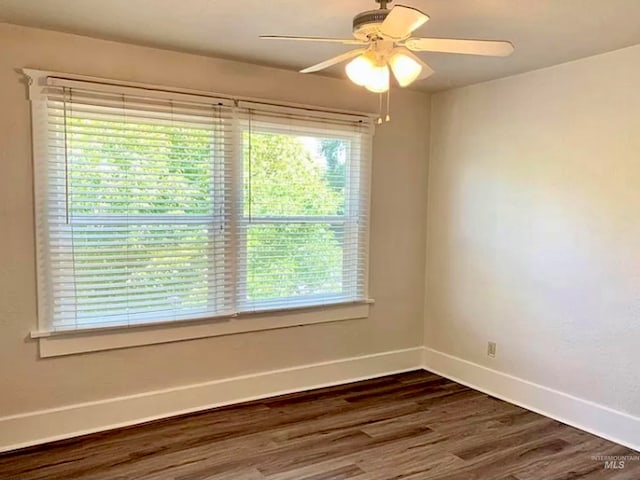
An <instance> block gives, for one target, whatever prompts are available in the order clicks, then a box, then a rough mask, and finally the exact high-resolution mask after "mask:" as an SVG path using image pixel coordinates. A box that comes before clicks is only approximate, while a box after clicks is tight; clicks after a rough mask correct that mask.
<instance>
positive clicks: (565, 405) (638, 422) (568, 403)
mask: <svg viewBox="0 0 640 480" xmlns="http://www.w3.org/2000/svg"><path fill="white" fill-rule="evenodd" d="M423 366H424V368H425V370H428V371H430V372H433V373H436V374H438V375H442V376H443V377H447V378H449V379H451V380H453V381H455V382H458V383H462V384H463V385H467V386H468V387H471V388H474V389H476V390H480V391H481V392H485V393H487V394H489V395H491V396H494V397H496V398H499V399H501V400H505V401H507V402H509V403H513V404H515V405H519V406H521V407H523V408H526V409H527V410H531V411H533V412H537V413H540V414H542V415H545V416H547V417H550V418H553V419H555V420H558V421H560V422H562V423H565V424H567V425H571V426H573V427H576V428H579V429H581V430H584V431H587V432H590V433H593V434H594V435H597V436H599V437H602V438H605V439H607V440H611V441H612V442H616V443H619V444H621V445H625V446H627V447H629V448H632V449H634V450H636V451H640V418H638V417H635V416H633V415H629V414H627V413H624V412H620V411H617V410H614V409H612V408H609V407H605V406H603V405H599V404H597V403H594V402H591V401H588V400H584V399H582V398H578V397H575V396H573V395H569V394H567V393H563V392H560V391H558V390H554V389H552V388H549V387H545V386H543V385H538V384H536V383H533V382H529V381H527V380H523V379H522V378H518V377H514V376H512V375H508V374H506V373H503V372H499V371H497V370H493V369H491V368H488V367H484V366H482V365H478V364H476V363H473V362H469V361H467V360H463V359H461V358H458V357H454V356H452V355H448V354H446V353H443V352H439V351H437V350H433V349H431V348H427V347H425V348H424V349H423Z"/></svg>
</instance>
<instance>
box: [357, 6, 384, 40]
mask: <svg viewBox="0 0 640 480" xmlns="http://www.w3.org/2000/svg"><path fill="white" fill-rule="evenodd" d="M387 15H389V10H387V9H379V10H368V11H366V12H362V13H359V14H358V15H356V16H355V17H353V36H354V37H356V38H357V39H358V40H365V41H366V40H369V39H370V38H375V37H377V36H378V35H379V30H378V27H379V26H380V24H381V23H382V22H384V19H385V18H387Z"/></svg>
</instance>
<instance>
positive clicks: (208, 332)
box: [23, 69, 374, 357]
mask: <svg viewBox="0 0 640 480" xmlns="http://www.w3.org/2000/svg"><path fill="white" fill-rule="evenodd" d="M23 73H24V74H25V76H26V77H27V79H28V81H29V84H30V100H31V106H32V120H33V122H34V125H35V122H37V121H42V111H41V107H38V103H39V101H40V100H42V94H41V93H40V90H41V89H42V87H43V86H44V85H45V84H46V82H47V78H48V77H61V78H65V79H68V80H78V81H84V82H94V83H96V85H108V86H109V87H110V88H113V87H118V88H121V89H123V90H124V89H127V88H135V89H139V88H144V89H148V90H149V91H153V92H157V94H158V96H162V95H166V96H174V95H189V96H191V95H197V96H201V97H202V96H206V97H216V98H228V99H229V100H232V101H234V102H235V103H236V104H237V103H238V102H239V101H248V102H263V103H264V104H268V105H270V107H271V108H275V109H277V108H282V109H283V110H287V109H300V108H303V109H305V110H307V111H310V112H315V113H316V114H317V115H319V116H321V117H322V116H324V117H327V116H333V115H335V116H336V117H343V118H344V117H346V116H349V117H353V116H354V115H355V116H358V117H361V118H362V119H363V121H366V122H367V123H368V124H370V125H373V118H374V115H372V114H367V113H361V112H346V111H339V112H333V111H327V110H324V109H321V108H316V107H310V106H305V105H298V104H287V103H283V102H277V105H274V104H273V103H272V102H265V101H262V100H256V99H248V98H237V97H229V96H224V95H219V94H212V93H210V92H202V91H196V90H188V89H180V88H173V87H171V88H164V87H158V86H156V85H149V84H143V83H133V82H124V81H117V80H105V79H100V78H95V77H90V76H84V75H74V74H64V73H59V72H52V71H41V70H33V69H24V70H23ZM372 130H373V128H372ZM234 131H239V129H234ZM38 132H39V129H37V128H33V138H32V140H33V155H34V164H37V163H38V162H37V159H38V156H40V155H47V153H46V148H45V149H44V150H43V147H42V145H43V144H44V145H46V139H42V138H39V133H38ZM369 151H370V146H369ZM370 161H371V160H370V159H369V162H370ZM240 166H241V162H240ZM234 168H237V166H234ZM369 169H370V166H369ZM44 174H45V172H42V171H40V169H37V168H34V177H35V181H36V182H38V181H41V180H42V178H40V179H39V178H38V176H39V175H40V176H41V175H44ZM239 174H241V171H240V169H238V171H236V172H234V176H235V178H236V181H237V180H238V179H240V181H241V175H239ZM350 180H351V179H350ZM366 188H367V190H368V188H369V185H367V186H366ZM238 191H239V192H240V193H239V194H240V195H242V189H239V190H238ZM36 201H37V199H36ZM366 208H367V209H368V204H367V206H366ZM241 213H243V212H236V215H234V218H235V219H236V221H238V222H241V221H242V215H240V214H241ZM348 214H350V212H349V210H347V212H345V216H344V217H340V218H341V222H345V225H346V215H348ZM291 218H292V217H290V218H288V219H287V220H289V219H291ZM322 219H323V220H324V221H326V220H327V219H326V218H324V217H322ZM264 220H265V221H267V222H269V221H273V220H274V219H267V218H265V219H264ZM314 220H317V221H320V218H318V219H315V218H314ZM255 221H256V218H255V217H253V222H254V223H255ZM236 227H237V226H236ZM235 230H236V231H240V230H241V229H240V228H236V229H235ZM345 230H346V229H345ZM346 234H347V233H346V232H345V235H346ZM366 237H367V238H366V241H367V242H368V230H367V232H366ZM236 257H237V254H236ZM364 267H365V270H368V254H367V258H365V259H364ZM236 271H237V269H236ZM367 278H368V274H365V283H367V280H366V279H367ZM38 288H39V289H40V288H41V285H39V286H38ZM366 292H367V286H366V285H365V299H364V300H362V301H357V302H353V301H349V302H344V303H334V304H329V305H300V306H296V307H293V308H286V309H274V310H267V311H252V312H246V313H245V312H243V313H239V314H232V315H225V316H218V317H213V318H204V319H187V320H178V321H168V322H157V323H149V324H141V325H132V326H115V327H100V328H95V329H80V330H69V331H59V332H55V331H50V329H48V326H47V325H43V324H42V323H40V322H41V319H39V323H38V328H37V329H36V330H34V331H32V332H31V337H32V338H36V339H38V341H39V346H40V356H42V357H51V356H60V355H69V354H74V353H82V352H91V351H100V350H109V349H115V348H125V347H133V346H139V345H150V344H158V343H166V342H172V341H180V340H188V339H196V338H205V337H213V336H221V335H229V334H235V333H245V332H254V331H261V330H270V329H280V328H288V327H295V326H302V325H311V324H316V323H324V322H335V321H342V320H352V319H362V318H367V317H368V316H369V309H370V306H371V304H373V303H374V301H373V300H371V299H368V298H366ZM39 299H40V295H39ZM39 309H42V305H41V304H40V300H39Z"/></svg>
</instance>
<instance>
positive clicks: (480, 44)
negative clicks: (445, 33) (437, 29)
mask: <svg viewBox="0 0 640 480" xmlns="http://www.w3.org/2000/svg"><path fill="white" fill-rule="evenodd" d="M404 45H405V46H406V47H407V48H408V49H410V50H413V51H414V52H443V53H462V54H466V55H486V56H489V57H506V56H508V55H511V54H512V53H513V45H512V44H511V42H505V41H502V40H463V39H457V38H410V39H408V40H407V41H405V42H404Z"/></svg>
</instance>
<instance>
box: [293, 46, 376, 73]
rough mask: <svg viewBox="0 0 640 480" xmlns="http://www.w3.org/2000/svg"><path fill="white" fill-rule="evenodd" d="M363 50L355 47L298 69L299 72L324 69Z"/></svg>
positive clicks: (363, 50) (363, 49)
mask: <svg viewBox="0 0 640 480" xmlns="http://www.w3.org/2000/svg"><path fill="white" fill-rule="evenodd" d="M365 51H366V49H365V48H356V49H355V50H350V51H348V52H346V53H343V54H342V55H338V56H337V57H333V58H330V59H329V60H325V61H324V62H320V63H318V64H316V65H312V66H311V67H307V68H305V69H304V70H300V73H313V72H318V71H320V70H324V69H325V68H329V67H331V66H333V65H335V64H336V63H340V62H344V61H345V60H349V59H350V58H353V57H356V56H358V55H360V54H361V53H364V52H365Z"/></svg>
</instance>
